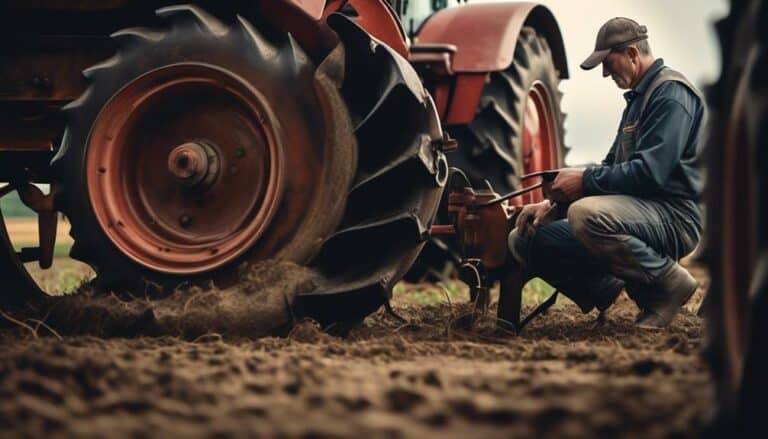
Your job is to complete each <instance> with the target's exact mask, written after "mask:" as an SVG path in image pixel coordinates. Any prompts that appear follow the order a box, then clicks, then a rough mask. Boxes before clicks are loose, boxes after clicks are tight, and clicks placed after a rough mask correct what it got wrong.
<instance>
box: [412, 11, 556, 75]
mask: <svg viewBox="0 0 768 439" xmlns="http://www.w3.org/2000/svg"><path fill="white" fill-rule="evenodd" d="M523 26H531V27H533V28H535V29H536V30H537V31H538V32H540V33H542V34H543V35H544V36H545V37H546V38H547V41H548V42H549V45H550V46H551V47H552V49H553V54H554V61H555V65H556V66H557V69H558V70H559V71H560V77H561V78H567V77H568V64H567V61H566V58H565V49H564V46H563V40H562V36H561V34H560V29H559V27H558V25H557V21H556V20H555V18H554V16H553V15H552V13H551V12H550V11H549V9H547V8H546V7H544V6H541V5H537V4H535V3H506V4H505V3H496V4H469V5H465V6H462V7H460V8H447V9H443V10H441V11H438V12H437V13H435V14H434V15H433V16H432V17H430V18H429V20H427V21H426V22H425V23H424V25H423V26H422V28H421V29H420V30H419V34H418V36H417V38H416V41H417V43H418V44H451V45H454V46H456V47H457V51H456V54H455V55H454V58H453V63H452V68H453V70H454V71H456V72H458V73H469V72H472V73H481V72H482V73H485V72H492V71H500V70H504V69H506V68H507V67H509V65H510V64H511V63H512V57H513V55H514V53H515V46H516V44H517V41H518V35H519V33H520V30H521V29H522V28H523Z"/></svg>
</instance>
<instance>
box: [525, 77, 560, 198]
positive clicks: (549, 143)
mask: <svg viewBox="0 0 768 439" xmlns="http://www.w3.org/2000/svg"><path fill="white" fill-rule="evenodd" d="M552 105H553V104H552V98H551V96H550V94H549V91H548V90H547V88H546V86H545V85H544V83H542V82H541V81H536V82H534V83H533V85H532V86H531V88H530V89H529V90H528V96H527V98H526V101H525V107H524V110H523V127H522V128H523V146H522V153H523V157H522V158H523V173H524V174H528V173H531V172H536V171H543V170H547V169H554V168H558V167H559V166H560V163H561V160H562V158H561V157H560V144H559V143H560V137H559V135H558V132H557V130H558V127H557V123H556V116H555V113H554V111H553V106H552ZM535 183H536V181H530V182H525V184H526V185H531V184H535ZM523 198H524V199H523V200H522V203H524V204H529V203H534V202H538V201H542V200H543V199H544V193H543V192H542V190H541V189H537V190H535V191H533V192H531V193H529V194H527V195H526V196H525V197H523Z"/></svg>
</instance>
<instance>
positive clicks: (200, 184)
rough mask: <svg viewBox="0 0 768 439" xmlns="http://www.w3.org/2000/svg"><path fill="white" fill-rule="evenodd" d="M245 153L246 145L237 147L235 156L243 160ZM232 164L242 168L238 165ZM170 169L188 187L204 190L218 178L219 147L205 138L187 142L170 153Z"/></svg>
mask: <svg viewBox="0 0 768 439" xmlns="http://www.w3.org/2000/svg"><path fill="white" fill-rule="evenodd" d="M245 155H246V149H245V147H239V148H236V149H235V152H234V157H235V158H237V159H241V160H242V159H243V158H245ZM232 166H233V167H236V168H237V169H240V168H239V167H238V165H232ZM230 169H231V168H230ZM168 171H169V172H170V173H171V174H172V175H174V176H175V177H176V178H177V179H178V180H179V182H180V183H181V184H182V185H184V186H186V187H187V188H189V189H196V190H197V191H198V192H204V191H206V190H208V189H210V188H211V186H212V185H213V184H214V183H215V182H216V180H217V179H218V177H219V173H220V172H221V158H220V157H219V155H218V153H217V148H215V147H214V146H212V145H210V144H209V143H208V142H206V141H204V140H197V141H193V142H185V143H183V144H181V145H179V146H177V147H176V148H174V149H173V150H171V153H170V154H168Z"/></svg>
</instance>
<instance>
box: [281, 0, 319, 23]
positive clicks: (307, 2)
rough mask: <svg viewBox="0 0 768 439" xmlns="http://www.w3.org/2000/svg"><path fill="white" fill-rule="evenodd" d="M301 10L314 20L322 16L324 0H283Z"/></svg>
mask: <svg viewBox="0 0 768 439" xmlns="http://www.w3.org/2000/svg"><path fill="white" fill-rule="evenodd" d="M284 1H286V2H287V3H290V4H292V5H294V6H295V7H297V8H298V9H300V10H301V11H303V12H304V13H305V14H307V15H309V16H310V17H312V18H314V19H315V20H317V19H319V18H320V17H322V16H323V10H324V8H325V0H284Z"/></svg>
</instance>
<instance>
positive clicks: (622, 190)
mask: <svg viewBox="0 0 768 439" xmlns="http://www.w3.org/2000/svg"><path fill="white" fill-rule="evenodd" d="M655 101H656V102H653V103H652V104H651V105H649V108H648V110H647V111H648V116H647V117H645V119H644V121H643V122H642V123H641V124H640V126H639V127H638V128H639V129H638V132H639V138H638V139H637V143H636V148H635V152H634V153H633V154H632V155H631V156H630V157H629V159H628V160H627V161H625V162H622V163H616V164H614V165H605V164H604V165H602V166H592V167H588V168H587V169H586V170H585V171H584V177H583V182H584V195H585V196H588V195H610V194H625V195H637V196H644V195H653V194H654V193H656V192H657V191H658V190H659V189H660V188H661V187H663V186H664V184H665V183H666V181H667V179H668V178H669V176H670V174H672V171H673V170H674V169H675V167H676V166H678V164H679V163H680V158H681V157H682V155H683V151H684V149H685V142H686V140H687V138H688V135H689V134H690V132H691V129H692V128H693V117H692V116H691V114H690V113H689V112H688V110H686V108H685V107H684V106H683V105H682V104H681V103H680V102H678V101H676V100H674V99H671V98H667V97H661V98H659V99H655ZM615 146H616V144H615V143H614V147H612V148H611V150H612V151H613V149H614V148H615Z"/></svg>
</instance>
